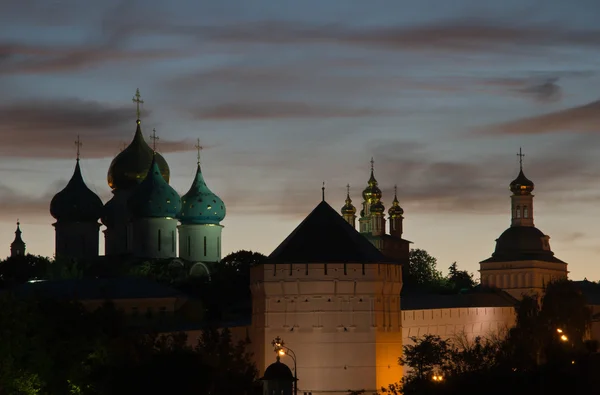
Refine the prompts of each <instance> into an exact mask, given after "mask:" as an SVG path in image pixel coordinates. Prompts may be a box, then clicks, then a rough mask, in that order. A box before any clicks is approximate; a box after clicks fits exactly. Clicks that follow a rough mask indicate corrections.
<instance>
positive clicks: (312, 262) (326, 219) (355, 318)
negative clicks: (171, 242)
mask: <svg viewBox="0 0 600 395" xmlns="http://www.w3.org/2000/svg"><path fill="white" fill-rule="evenodd" d="M401 288H402V266H401V264H399V263H397V262H396V261H395V260H393V259H390V258H388V257H386V256H385V255H384V254H382V252H381V251H379V250H378V249H377V248H376V247H375V246H374V245H373V244H372V243H371V242H370V241H369V240H368V239H367V238H365V237H364V235H362V234H360V233H359V232H358V231H357V230H356V229H355V228H354V227H353V226H352V225H351V224H349V223H348V222H347V220H346V219H344V218H343V217H342V216H341V215H340V214H338V213H337V212H336V211H335V210H334V209H333V208H332V207H331V206H330V205H329V204H328V203H327V202H326V201H324V200H323V201H322V202H320V203H319V204H318V205H317V207H316V208H315V209H314V210H313V211H312V212H311V213H310V214H309V215H308V216H307V217H306V218H305V219H304V220H303V221H302V222H301V223H300V224H299V225H298V227H297V228H296V229H295V230H294V231H293V232H292V233H291V234H290V235H289V236H288V237H287V238H286V239H285V240H284V241H283V242H282V243H281V244H280V245H279V246H278V247H277V248H276V249H275V250H274V251H273V252H272V253H271V255H269V258H268V260H267V262H266V263H264V264H260V265H257V266H255V267H253V268H252V269H251V290H252V308H253V316H252V321H253V322H252V326H251V330H252V331H253V333H252V335H251V339H252V343H253V347H256V348H255V355H256V363H257V366H258V367H259V370H261V371H264V369H265V368H267V366H268V365H269V363H270V357H269V356H271V355H273V347H272V345H271V341H272V340H273V338H275V337H276V336H280V337H282V338H284V339H285V341H286V343H287V345H288V346H289V347H290V348H291V349H293V350H294V352H295V353H296V356H297V363H298V370H299V371H300V372H301V373H299V376H300V381H299V382H298V387H299V391H298V392H299V393H303V392H307V391H309V390H310V391H313V393H316V392H318V393H321V392H323V393H338V392H339V393H345V392H347V389H348V388H361V389H363V388H364V389H365V390H367V392H369V393H370V391H373V392H375V391H376V390H377V389H378V388H381V387H382V386H387V385H388V384H389V383H391V382H395V381H397V380H398V377H401V375H402V370H401V368H400V366H398V364H397V358H398V356H399V355H401V354H402V328H401V327H402V325H401V320H402V317H401V313H400V291H401ZM283 362H285V363H288V361H287V359H285V360H284V361H283ZM265 374H266V373H265ZM315 391H316V392H315Z"/></svg>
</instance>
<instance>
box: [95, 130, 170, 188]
mask: <svg viewBox="0 0 600 395" xmlns="http://www.w3.org/2000/svg"><path fill="white" fill-rule="evenodd" d="M136 122H137V128H136V130H135V135H134V137H133V140H132V141H131V143H130V144H129V146H128V147H127V148H125V149H124V150H123V151H121V152H120V153H119V155H117V156H116V157H115V158H114V159H113V160H112V162H111V164H110V167H109V168H108V176H107V180H108V185H109V186H110V187H111V188H112V189H128V188H132V187H134V186H136V185H138V184H140V183H141V182H142V181H143V180H144V178H146V174H147V173H148V169H150V163H152V161H153V160H154V161H156V163H157V164H158V168H159V169H160V173H161V174H162V176H163V178H164V179H165V181H166V182H167V183H168V182H169V174H170V173H169V165H168V164H167V162H166V161H165V159H164V158H163V157H162V156H161V155H160V154H158V153H156V154H155V153H154V151H153V150H152V148H150V147H149V146H148V144H147V143H146V141H145V140H144V136H143V135H142V130H141V127H140V124H141V121H140V120H139V119H138V120H137V121H136Z"/></svg>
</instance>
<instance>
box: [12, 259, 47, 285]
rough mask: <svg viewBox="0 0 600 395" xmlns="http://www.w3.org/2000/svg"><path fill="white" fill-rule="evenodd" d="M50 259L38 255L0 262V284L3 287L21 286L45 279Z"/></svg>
mask: <svg viewBox="0 0 600 395" xmlns="http://www.w3.org/2000/svg"><path fill="white" fill-rule="evenodd" d="M49 265H50V259H48V258H46V257H43V256H39V255H31V254H27V255H19V256H12V257H8V258H6V259H5V260H3V261H0V282H1V283H2V285H3V286H11V285H15V284H22V283H25V282H27V281H30V280H39V279H43V278H45V274H46V271H47V270H48V267H49Z"/></svg>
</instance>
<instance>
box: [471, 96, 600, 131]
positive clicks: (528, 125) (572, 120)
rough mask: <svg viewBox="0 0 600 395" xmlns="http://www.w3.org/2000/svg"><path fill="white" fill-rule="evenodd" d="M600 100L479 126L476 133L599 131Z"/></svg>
mask: <svg viewBox="0 0 600 395" xmlns="http://www.w3.org/2000/svg"><path fill="white" fill-rule="evenodd" d="M599 125H600V101H594V102H591V103H588V104H585V105H582V106H578V107H572V108H568V109H565V110H560V111H556V112H552V113H547V114H543V115H538V116H533V117H528V118H522V119H518V120H516V121H510V122H504V123H500V124H496V125H490V126H487V127H482V128H478V129H477V130H475V131H473V133H474V134H488V135H520V134H544V133H552V132H563V133H564V132H566V133H568V132H575V133H576V132H597V131H598V130H599Z"/></svg>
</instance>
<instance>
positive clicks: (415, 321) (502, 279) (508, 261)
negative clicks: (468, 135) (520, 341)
mask: <svg viewBox="0 0 600 395" xmlns="http://www.w3.org/2000/svg"><path fill="white" fill-rule="evenodd" d="M134 102H136V104H137V105H138V112H137V115H138V117H137V121H136V130H135V134H134V136H133V139H132V141H131V143H130V144H129V146H127V148H125V149H124V150H123V151H122V152H120V153H119V154H118V155H117V156H116V157H115V158H114V159H113V160H112V163H111V164H110V167H109V169H108V176H107V180H108V185H109V186H110V188H111V189H112V194H113V197H112V198H111V199H110V200H109V201H108V202H107V203H106V204H103V203H102V201H101V199H100V198H99V197H98V196H97V195H96V194H95V193H94V192H92V191H91V190H90V189H89V188H88V187H87V186H86V184H85V181H84V180H83V177H82V174H81V169H80V164H79V162H80V157H79V146H80V144H79V142H78V143H77V147H78V151H77V158H76V161H75V169H74V172H73V175H72V177H71V179H70V181H69V182H68V184H67V185H66V187H65V188H64V189H63V190H61V191H60V192H58V193H57V194H56V195H55V196H54V198H53V199H52V201H51V203H50V213H51V214H52V216H53V217H54V218H55V219H56V222H55V223H54V224H53V226H54V229H55V236H56V256H57V257H67V258H73V259H93V258H96V257H98V256H99V255H100V252H99V237H100V227H101V224H100V222H99V221H101V222H102V224H103V225H104V226H105V227H106V229H105V230H104V238H105V243H104V244H105V252H104V256H105V257H106V258H119V257H126V256H128V257H133V258H138V259H145V260H147V259H150V260H152V259H155V260H162V259H174V258H178V259H181V260H185V261H187V262H190V263H192V264H193V265H194V266H193V268H192V273H191V274H193V273H194V268H200V269H202V270H200V269H198V270H199V271H198V272H197V273H205V272H206V270H208V269H207V265H209V264H211V263H215V262H219V261H220V260H221V236H222V229H223V226H222V225H221V221H222V220H223V219H224V218H225V213H226V210H225V204H224V203H223V201H222V200H221V199H220V198H219V197H218V196H217V195H216V194H215V193H213V192H212V191H211V190H210V189H209V188H208V186H207V184H206V182H205V180H204V175H203V173H202V170H201V166H200V146H199V144H198V146H197V148H198V160H197V162H196V175H195V177H194V179H193V180H191V186H190V189H189V191H188V192H187V193H185V194H184V195H183V196H180V195H179V194H178V193H177V192H176V191H175V190H174V189H173V188H172V187H171V186H170V185H169V175H170V171H169V166H168V164H167V162H166V161H165V159H164V158H163V157H162V156H161V155H160V154H159V153H157V152H156V146H155V144H156V136H155V135H154V136H153V139H154V144H153V147H150V146H149V145H148V144H147V143H146V141H145V139H144V136H143V134H142V125H141V121H140V112H139V104H140V103H142V101H141V100H140V96H139V91H138V92H137V93H136V96H135V97H134ZM519 155H520V159H521V161H520V170H519V173H518V175H517V177H516V178H515V179H514V180H513V181H512V182H511V183H510V184H509V189H510V192H511V194H510V202H511V203H510V208H509V210H507V211H508V212H509V213H510V215H509V218H510V226H509V228H508V229H507V230H505V231H504V232H503V233H502V234H501V235H500V236H499V237H498V239H497V240H496V246H495V250H494V252H493V253H492V254H491V256H490V257H489V258H487V259H485V260H483V261H481V262H480V274H481V285H480V286H478V287H477V288H476V289H475V290H474V291H472V292H468V293H460V294H454V295H435V294H426V293H415V291H412V290H411V291H407V290H403V289H402V288H403V287H402V285H403V283H402V266H403V265H406V264H407V263H408V259H409V248H410V244H411V242H410V241H408V240H406V239H404V238H403V232H404V229H403V220H404V210H403V209H402V208H401V206H400V202H399V200H398V193H397V190H396V188H394V197H393V199H392V202H391V205H390V206H389V207H388V210H387V216H386V207H385V206H384V204H383V196H382V191H381V189H380V187H379V183H378V181H377V179H376V178H375V170H374V161H373V160H372V159H371V169H370V177H369V178H368V181H367V182H366V187H365V189H364V190H363V191H362V203H361V205H360V211H359V212H358V210H357V208H356V207H355V206H354V205H353V201H352V198H351V194H350V186H348V187H347V188H348V189H347V194H346V200H345V204H344V205H343V206H342V207H341V210H339V211H337V210H335V209H334V208H332V207H331V205H329V203H328V202H327V201H326V200H325V194H324V190H323V198H322V201H321V202H318V203H317V205H316V207H315V208H314V210H313V211H312V212H311V213H309V214H308V216H307V217H306V218H305V219H304V220H303V221H302V222H301V223H300V224H299V225H298V227H297V228H296V229H295V230H294V231H293V232H292V233H291V234H290V235H289V236H288V237H287V238H285V239H284V240H283V241H282V242H281V244H280V245H279V246H278V247H277V248H276V249H275V250H274V251H273V252H272V253H271V254H270V255H269V257H268V260H267V261H266V262H265V263H263V264H260V265H256V266H254V267H252V268H251V273H250V284H248V285H249V287H250V289H251V293H252V309H251V317H248V320H247V321H246V322H244V323H238V325H237V326H234V325H231V326H230V327H231V330H232V332H233V333H234V335H235V334H237V335H238V336H243V337H246V338H249V339H250V340H251V345H250V347H251V351H252V352H253V354H254V360H255V362H256V365H257V367H258V369H259V371H260V372H261V373H264V372H265V370H266V369H267V368H268V367H269V366H270V365H271V364H272V363H273V362H275V359H276V353H275V351H277V349H276V348H275V349H274V347H275V346H277V345H278V344H283V343H282V342H283V340H281V339H284V340H285V344H286V347H285V351H286V353H285V354H284V355H283V356H281V355H279V356H277V362H276V363H277V364H280V363H285V364H286V365H288V366H289V367H290V369H291V371H293V372H294V376H297V378H298V388H299V390H300V391H299V393H301V394H302V393H303V394H311V395H325V394H329V395H331V394H347V393H348V390H349V389H350V390H365V391H367V392H366V393H370V392H373V391H375V390H377V389H379V388H381V387H385V386H387V385H388V384H390V383H393V382H397V381H398V380H399V379H400V378H401V377H402V368H401V367H400V366H399V365H398V357H399V356H400V355H401V354H402V347H403V345H406V344H409V343H410V342H411V340H410V339H411V337H413V336H417V337H418V336H423V335H425V334H434V335H439V336H441V337H444V338H451V337H452V336H455V335H459V334H465V335H466V336H468V337H470V338H473V337H475V336H484V337H485V336H488V335H492V334H496V333H500V332H502V331H503V330H505V329H506V328H509V327H511V326H512V325H514V323H515V310H514V306H515V303H516V301H517V299H519V298H520V297H522V295H523V294H541V293H543V290H544V287H545V284H548V283H549V282H551V281H553V280H555V279H561V278H567V275H568V271H567V263H565V262H563V261H562V260H560V259H558V258H557V257H555V255H554V253H553V252H552V250H551V249H550V244H549V239H550V237H549V236H547V235H545V234H544V233H543V232H542V231H540V230H539V229H538V228H536V227H535V225H534V209H533V207H534V205H533V198H534V195H533V194H532V193H533V190H534V183H533V182H532V181H531V180H529V179H528V178H527V177H526V176H525V173H524V170H523V165H522V157H523V156H522V154H521V153H520V154H519ZM367 174H368V173H367ZM365 178H366V177H365ZM357 212H358V214H359V215H358V218H357ZM357 219H358V224H357ZM23 254H25V243H24V242H23V239H22V237H21V228H20V224H19V223H17V230H16V232H15V240H14V242H13V243H12V244H11V255H12V256H18V255H23ZM577 284H579V285H580V286H581V289H582V292H584V293H586V292H596V291H595V288H594V289H592V288H590V287H588V285H589V283H586V282H585V281H584V282H577ZM589 300H590V301H597V303H595V302H590V303H591V307H592V309H593V311H594V312H595V313H597V312H600V295H596V297H595V298H589ZM136 309H137V307H136ZM196 333H197V332H194V333H192V332H190V337H192V335H195V334H196ZM591 336H592V337H593V338H600V328H598V327H597V323H594V324H593V327H592V333H591ZM274 339H279V340H277V342H275V340H274ZM190 341H191V342H193V341H195V338H194V339H191V340H190ZM277 366H279V365H277ZM286 372H287V370H286Z"/></svg>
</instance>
